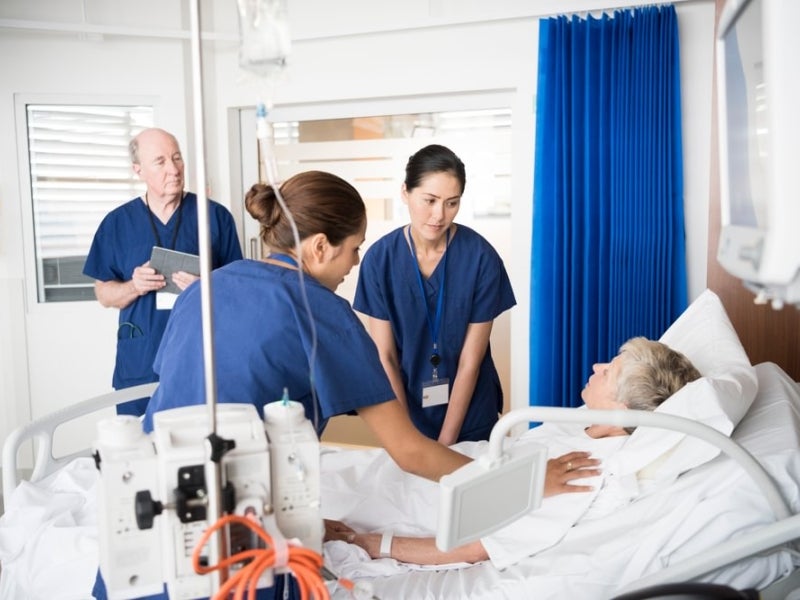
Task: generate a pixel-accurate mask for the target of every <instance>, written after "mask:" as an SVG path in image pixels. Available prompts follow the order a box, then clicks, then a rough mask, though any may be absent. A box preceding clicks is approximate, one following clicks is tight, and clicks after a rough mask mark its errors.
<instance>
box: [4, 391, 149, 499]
mask: <svg viewBox="0 0 800 600" xmlns="http://www.w3.org/2000/svg"><path fill="white" fill-rule="evenodd" d="M157 387H158V383H145V384H142V385H136V386H133V387H128V388H124V389H121V390H116V391H114V392H109V393H107V394H102V395H100V396H95V397H94V398H89V399H88V400H83V401H82V402H78V403H76V404H73V405H71V406H68V407H66V408H62V409H61V410H57V411H56V412H54V413H51V414H49V415H46V416H44V417H42V418H40V419H35V420H33V421H32V422H31V423H28V424H27V425H23V426H21V427H18V428H17V429H15V430H14V431H12V432H11V433H10V434H9V436H8V437H7V438H6V440H5V442H4V443H3V497H4V498H8V497H9V496H11V492H13V491H14V488H16V487H17V485H18V484H19V476H18V473H17V454H18V452H19V449H20V447H21V446H22V445H23V444H24V443H25V442H27V441H30V440H33V441H34V442H35V452H36V454H35V458H34V462H33V471H32V472H31V475H30V477H27V478H26V479H27V480H28V481H30V482H36V481H39V480H40V479H43V478H44V477H47V476H48V475H50V474H51V473H54V472H55V471H57V470H58V469H59V468H61V467H62V466H64V465H66V464H67V463H69V462H70V461H72V460H73V459H75V458H78V457H80V456H91V453H92V449H91V447H87V448H83V449H82V450H78V451H76V452H72V453H69V454H65V455H63V456H58V457H56V456H53V434H54V433H55V430H56V429H57V428H58V427H59V426H61V425H63V424H64V423H67V422H69V421H72V420H74V419H77V418H79V417H82V416H85V415H89V414H91V413H93V412H96V411H100V410H103V409H106V408H111V407H113V406H116V405H117V404H121V403H123V402H128V401H130V400H138V399H139V398H149V397H151V396H152V395H153V392H155V391H156V388H157Z"/></svg>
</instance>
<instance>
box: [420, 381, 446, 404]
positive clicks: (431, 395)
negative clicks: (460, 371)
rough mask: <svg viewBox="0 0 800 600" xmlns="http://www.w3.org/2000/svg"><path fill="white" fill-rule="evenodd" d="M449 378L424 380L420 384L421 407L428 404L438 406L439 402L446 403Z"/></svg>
mask: <svg viewBox="0 0 800 600" xmlns="http://www.w3.org/2000/svg"><path fill="white" fill-rule="evenodd" d="M449 384H450V380H449V379H448V378H446V377H445V378H444V379H434V380H433V381H425V382H423V384H422V408H428V407H429V406H439V405H440V404H447V401H448V400H449V399H450V398H449V394H450V385H449Z"/></svg>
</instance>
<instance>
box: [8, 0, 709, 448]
mask: <svg viewBox="0 0 800 600" xmlns="http://www.w3.org/2000/svg"><path fill="white" fill-rule="evenodd" d="M634 3H635V2H630V1H625V2H616V1H615V0H609V1H607V2H602V6H599V8H604V7H608V6H627V5H630V4H634ZM534 4H535V5H536V7H535V8H531V5H534ZM599 4H601V0H595V1H589V0H582V1H581V0H541V1H538V2H536V3H532V2H529V1H528V0H498V1H496V2H492V3H486V2H482V1H481V2H479V1H477V0H472V1H464V0H430V1H429V0H410V1H409V2H403V3H396V2H372V1H369V0H348V1H344V2H337V3H331V2H326V1H324V0H303V1H302V2H301V1H299V0H289V11H290V31H291V33H292V36H293V40H294V41H293V46H292V50H291V53H290V56H289V60H290V66H289V69H288V70H287V72H286V77H285V78H284V80H283V81H281V82H280V83H279V85H277V86H276V88H275V92H274V95H273V97H272V100H273V101H274V103H275V107H276V111H277V110H295V111H300V112H301V113H302V114H304V115H306V116H305V117H304V118H319V117H320V116H331V115H330V114H325V111H334V113H338V114H342V115H344V114H346V113H348V112H351V113H352V112H354V111H360V112H362V114H369V113H370V108H371V107H372V108H374V107H382V108H385V107H391V109H392V112H411V110H404V108H403V107H408V106H414V107H415V108H414V109H413V110H421V109H420V107H423V106H426V105H432V104H434V103H438V102H441V101H443V99H444V100H446V99H447V98H449V97H451V96H459V97H464V95H465V94H466V95H469V94H472V93H474V92H485V91H491V92H500V93H503V94H508V96H509V97H510V98H511V99H512V100H511V101H512V109H513V111H514V112H513V122H514V134H513V136H514V139H513V156H514V159H513V160H514V178H513V196H514V201H513V209H512V210H513V223H514V225H513V226H514V233H513V253H512V254H513V256H512V258H511V259H510V261H509V266H510V272H511V276H512V280H513V283H514V288H515V290H516V292H517V297H518V300H519V304H518V306H517V307H516V308H515V309H514V310H513V311H512V315H511V320H512V326H511V331H512V346H511V348H512V350H511V353H512V373H513V385H512V398H513V399H514V401H515V403H516V404H524V403H525V402H526V401H527V400H526V399H527V390H528V381H527V360H528V358H527V339H526V335H525V332H527V324H528V317H527V314H528V310H529V304H528V297H527V296H528V295H527V292H526V291H527V290H528V288H529V285H530V281H529V273H528V271H529V264H530V260H529V253H530V224H531V217H532V213H531V190H532V165H533V143H534V133H533V125H534V120H533V109H534V105H535V101H534V100H535V90H536V64H537V59H536V54H537V52H536V48H537V43H538V41H537V37H538V35H537V32H538V26H537V21H536V17H535V15H536V14H543V15H547V14H552V13H554V12H555V11H556V10H558V11H560V12H564V11H567V10H570V9H571V10H586V9H589V8H596V7H598V5H599ZM84 5H85V6H86V19H85V21H86V22H85V23H84V22H83V21H84V19H83V17H82V13H81V3H80V2H79V1H78V0H70V1H67V0H40V1H37V2H35V3H30V2H24V1H23V0H4V2H3V3H2V5H0V55H2V56H3V57H4V59H3V61H0V130H2V131H4V132H14V128H15V121H14V95H15V94H70V95H82V96H83V95H87V94H89V95H113V96H119V95H127V94H130V95H136V96H142V95H146V96H153V97H155V98H157V99H158V101H157V109H156V122H157V124H158V125H160V126H162V127H165V128H167V129H169V130H171V131H173V132H175V133H176V135H177V136H178V138H179V140H180V141H181V143H182V145H183V147H184V152H185V154H186V155H187V156H188V157H189V161H188V163H189V164H190V165H191V164H194V163H195V162H196V161H195V152H194V146H193V144H194V139H193V135H192V127H193V125H192V118H193V117H192V106H193V105H192V102H191V100H192V93H191V81H190V70H189V69H190V54H189V44H188V42H187V41H186V31H187V30H188V25H189V19H188V10H189V6H190V5H189V4H188V3H183V2H177V1H175V0H172V1H167V2H162V1H159V0H148V1H145V2H137V3H125V2H122V0H113V1H111V0H86V2H85V3H84ZM235 5H236V3H235V2H233V0H230V1H227V2H221V1H218V2H213V3H212V2H210V1H208V0H205V1H204V2H203V3H202V5H201V6H202V13H201V14H202V24H203V30H204V31H214V32H215V35H213V36H208V38H207V39H211V41H208V42H206V43H205V44H204V52H203V61H204V69H205V70H204V78H205V85H204V92H205V93H204V109H205V110H204V113H205V123H206V126H205V133H206V147H207V152H206V154H207V159H208V160H207V175H208V180H209V183H210V185H211V190H212V196H213V197H214V198H215V199H217V200H219V201H221V202H222V203H224V204H227V205H229V206H230V205H231V197H232V194H231V165H230V161H229V159H228V149H229V144H228V138H229V127H231V126H232V124H230V123H229V122H228V118H229V116H228V110H229V108H231V107H237V106H252V105H253V104H255V103H256V102H257V101H258V100H259V99H265V100H267V99H269V97H265V94H264V90H263V86H261V85H260V84H257V83H256V82H253V81H252V78H250V79H249V80H248V79H247V78H245V77H243V75H242V72H241V70H240V69H238V67H237V52H238V41H237V40H238V33H237V32H238V23H237V15H236V11H235ZM677 10H678V16H679V25H680V31H681V40H680V42H681V55H682V95H683V99H684V100H683V119H684V125H683V131H684V138H683V142H684V168H685V171H684V172H685V203H686V219H687V235H688V251H689V265H688V266H689V277H690V282H689V285H690V295H691V296H692V297H695V296H697V295H698V294H699V293H700V292H701V291H702V290H703V289H704V288H705V263H706V244H707V242H706V228H707V212H708V203H707V197H708V188H709V185H708V175H709V170H708V165H709V139H710V115H711V85H712V81H711V74H712V50H713V45H712V42H713V27H714V1H713V0H689V1H685V2H679V3H678V4H677ZM533 11H538V12H536V13H534V12H533ZM33 20H36V21H38V24H37V25H36V26H35V27H34V28H31V29H36V31H34V30H26V29H23V28H22V27H25V26H26V23H27V22H28V21H33ZM150 21H152V22H150ZM64 29H66V30H67V32H66V33H64V32H63V31H59V30H64ZM77 31H83V32H88V33H89V34H91V35H88V36H87V35H86V34H85V33H84V34H79V33H77ZM98 33H103V36H102V39H97V38H98V36H97V35H96V34H98ZM140 34H143V35H144V36H143V37H142V36H141V35H140ZM86 38H88V39H86ZM333 116H335V115H333ZM19 135H24V132H15V133H14V135H7V136H6V137H5V140H6V143H5V144H3V145H2V146H0V161H1V162H0V164H3V165H4V166H5V168H4V169H2V172H0V286H2V287H0V326H2V330H1V331H0V344H2V350H0V439H4V438H5V436H6V435H7V433H8V432H9V431H10V430H11V429H12V428H14V427H15V426H17V425H19V424H20V423H23V422H25V421H26V420H27V419H29V418H30V417H37V416H41V415H42V414H46V413H47V412H50V411H52V410H54V409H55V408H57V407H58V406H63V405H66V404H69V403H71V402H74V401H76V400H78V399H82V398H85V397H89V396H91V395H95V394H99V393H102V392H104V391H107V390H108V389H109V388H110V378H111V369H112V363H113V352H114V344H113V336H114V325H115V320H116V313H115V311H113V310H106V309H102V308H100V307H99V305H97V304H94V303H83V304H76V303H70V304H64V305H60V306H59V305H46V306H45V305H37V304H36V303H35V301H34V299H33V298H31V297H29V293H28V290H29V289H31V288H30V285H29V283H30V282H29V279H28V278H29V277H31V276H32V274H31V273H27V272H26V264H27V262H26V261H28V262H30V261H31V258H30V254H29V253H30V249H26V248H24V243H23V239H24V236H23V234H22V233H21V232H22V231H23V229H24V226H25V224H26V217H25V214H26V213H25V211H27V210H28V209H27V207H24V206H21V204H20V200H19V199H20V198H21V197H22V194H21V188H20V186H24V185H26V182H25V181H20V178H19V175H18V168H17V164H18V156H17V150H16V145H15V144H16V139H17V136H19ZM23 159H24V157H23ZM473 168H474V167H473ZM190 177H191V174H190ZM190 181H191V179H190ZM190 187H192V188H193V187H194V185H190ZM26 252H27V253H28V254H26ZM84 441H85V440H84ZM68 445H69V444H68Z"/></svg>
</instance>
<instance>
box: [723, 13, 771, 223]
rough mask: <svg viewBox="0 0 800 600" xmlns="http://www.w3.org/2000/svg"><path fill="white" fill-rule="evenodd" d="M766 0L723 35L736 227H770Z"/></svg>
mask: <svg viewBox="0 0 800 600" xmlns="http://www.w3.org/2000/svg"><path fill="white" fill-rule="evenodd" d="M761 3H762V0H751V1H750V2H748V3H747V4H746V5H745V6H744V8H743V9H742V12H741V13H740V14H739V15H738V17H737V18H736V20H735V22H734V24H733V26H732V27H730V29H728V31H727V32H725V34H724V36H723V41H724V45H723V47H724V52H725V56H724V64H725V81H726V85H727V89H726V96H725V102H726V111H727V123H726V124H725V126H726V127H727V152H728V192H729V198H728V206H727V214H723V219H724V220H725V221H726V222H727V223H729V224H731V225H739V226H742V227H753V228H757V229H765V228H766V227H767V223H768V221H767V217H768V215H767V190H766V189H765V188H766V176H765V164H766V161H767V160H768V159H769V157H768V156H767V134H768V129H767V127H768V124H767V103H766V100H767V96H766V93H767V90H766V89H765V85H764V63H763V58H764V57H763V46H762V39H761V37H762V27H761V10H762V7H761Z"/></svg>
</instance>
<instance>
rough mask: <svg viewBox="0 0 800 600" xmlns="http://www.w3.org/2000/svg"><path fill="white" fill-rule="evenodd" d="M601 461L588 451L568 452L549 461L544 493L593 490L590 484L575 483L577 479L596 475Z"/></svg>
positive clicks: (598, 473)
mask: <svg viewBox="0 0 800 600" xmlns="http://www.w3.org/2000/svg"><path fill="white" fill-rule="evenodd" d="M599 464H600V461H599V460H597V459H596V458H591V457H590V456H589V453H588V452H567V453H566V454H564V455H562V456H559V457H557V458H551V459H550V460H548V461H547V474H546V475H545V478H544V495H545V497H547V496H555V495H556V494H564V493H569V492H573V493H574V492H591V491H592V490H593V489H594V488H593V487H592V486H590V485H573V484H572V483H570V482H571V481H573V480H575V479H583V478H584V477H596V476H597V475H600V469H597V468H596V467H597V466H598V465H599Z"/></svg>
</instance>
